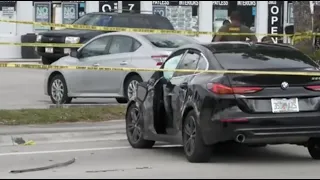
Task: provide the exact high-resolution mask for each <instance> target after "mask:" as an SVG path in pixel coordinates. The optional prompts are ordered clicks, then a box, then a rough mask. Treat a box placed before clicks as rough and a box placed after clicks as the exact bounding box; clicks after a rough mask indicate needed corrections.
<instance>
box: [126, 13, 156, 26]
mask: <svg viewBox="0 0 320 180" xmlns="http://www.w3.org/2000/svg"><path fill="white" fill-rule="evenodd" d="M129 25H130V26H129V27H132V28H149V29H150V28H152V26H151V24H150V23H149V21H148V20H147V19H146V18H144V17H138V16H136V17H130V24H129Z"/></svg>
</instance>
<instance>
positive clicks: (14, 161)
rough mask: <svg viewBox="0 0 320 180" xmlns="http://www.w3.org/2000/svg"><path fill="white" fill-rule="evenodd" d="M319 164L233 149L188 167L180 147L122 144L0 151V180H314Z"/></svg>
mask: <svg viewBox="0 0 320 180" xmlns="http://www.w3.org/2000/svg"><path fill="white" fill-rule="evenodd" d="M73 158H76V161H75V162H74V163H73V164H70V165H69V166H64V167H59V168H55V169H49V170H44V171H35V172H26V173H17V174H13V173H10V171H12V170H21V169H26V168H35V167H42V166H48V165H52V164H55V163H62V162H66V161H69V160H71V159H73ZM319 165H320V162H319V161H315V160H312V159H310V157H309V155H308V153H307V150H306V149H305V148H303V147H298V146H289V145H287V146H271V147H266V148H255V149H249V148H241V147H238V148H232V149H229V150H228V151H226V150H224V152H221V151H220V152H216V153H215V155H214V156H213V157H212V159H211V162H209V163H205V164H191V163H189V162H187V161H186V159H185V157H184V154H183V150H182V148H181V147H158V148H153V149H151V150H139V149H132V148H131V147H130V146H129V145H128V143H127V142H126V140H118V141H100V142H86V143H85V142H78V143H60V144H59V143H58V144H46V145H35V146H9V147H1V148H0V177H1V178H82V179H83V178H143V179H155V178H188V179H191V178H210V179H211V178H234V179H236V178H238V179H244V178H283V179H284V178H297V179H298V178H314V179H317V178H319V175H320V172H319V170H318V169H319Z"/></svg>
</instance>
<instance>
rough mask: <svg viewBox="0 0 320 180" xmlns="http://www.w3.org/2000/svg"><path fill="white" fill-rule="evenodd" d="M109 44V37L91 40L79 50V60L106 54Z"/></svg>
mask: <svg viewBox="0 0 320 180" xmlns="http://www.w3.org/2000/svg"><path fill="white" fill-rule="evenodd" d="M109 42H110V37H101V38H98V39H96V40H93V41H92V42H90V43H89V44H88V45H86V46H85V47H83V48H82V49H81V54H80V56H81V58H87V57H92V56H101V55H105V54H107V53H106V52H107V51H106V47H107V45H108V44H109Z"/></svg>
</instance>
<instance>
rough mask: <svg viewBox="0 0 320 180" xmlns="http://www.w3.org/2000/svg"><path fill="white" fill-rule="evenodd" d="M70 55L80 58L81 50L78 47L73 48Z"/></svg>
mask: <svg viewBox="0 0 320 180" xmlns="http://www.w3.org/2000/svg"><path fill="white" fill-rule="evenodd" d="M70 56H71V57H74V58H79V52H78V51H77V50H76V49H72V50H71V52H70Z"/></svg>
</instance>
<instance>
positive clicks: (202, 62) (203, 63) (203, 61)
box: [197, 56, 208, 70]
mask: <svg viewBox="0 0 320 180" xmlns="http://www.w3.org/2000/svg"><path fill="white" fill-rule="evenodd" d="M207 66H208V62H207V60H206V59H204V57H202V56H200V59H199V62H198V65H197V69H198V70H206V68H207Z"/></svg>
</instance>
